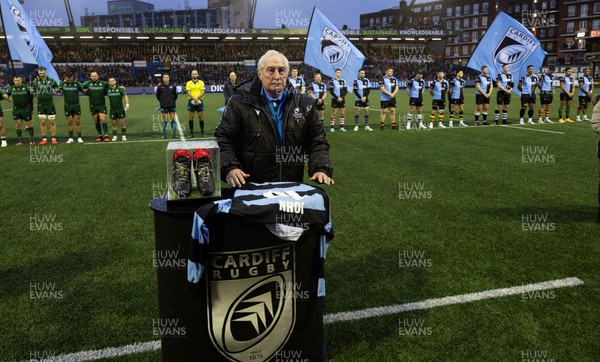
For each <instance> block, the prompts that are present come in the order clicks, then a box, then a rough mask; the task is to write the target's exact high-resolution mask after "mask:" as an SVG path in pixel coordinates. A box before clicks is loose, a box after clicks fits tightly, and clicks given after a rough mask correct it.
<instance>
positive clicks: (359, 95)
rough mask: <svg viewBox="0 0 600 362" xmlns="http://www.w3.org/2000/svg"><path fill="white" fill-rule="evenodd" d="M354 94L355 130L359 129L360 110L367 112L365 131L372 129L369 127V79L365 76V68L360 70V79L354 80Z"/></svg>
mask: <svg viewBox="0 0 600 362" xmlns="http://www.w3.org/2000/svg"><path fill="white" fill-rule="evenodd" d="M352 88H353V90H354V95H355V96H356V99H355V101H354V131H355V132H356V131H358V120H359V118H360V110H361V109H362V110H364V112H365V131H372V130H373V128H371V127H369V92H370V90H369V80H368V79H367V78H365V70H364V69H361V70H359V71H358V79H355V80H354V85H353V87H352Z"/></svg>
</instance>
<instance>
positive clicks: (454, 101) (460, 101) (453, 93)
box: [448, 70, 467, 127]
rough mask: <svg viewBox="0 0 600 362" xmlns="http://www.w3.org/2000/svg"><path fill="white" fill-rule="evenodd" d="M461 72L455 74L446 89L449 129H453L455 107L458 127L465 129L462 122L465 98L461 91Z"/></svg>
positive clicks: (463, 81)
mask: <svg viewBox="0 0 600 362" xmlns="http://www.w3.org/2000/svg"><path fill="white" fill-rule="evenodd" d="M462 77H463V71H462V70H459V71H458V72H456V76H455V77H454V79H452V80H451V81H450V88H449V89H448V92H449V93H448V98H450V123H449V124H448V125H449V126H450V127H453V123H452V122H453V121H454V113H455V112H456V106H458V119H459V120H460V122H459V124H458V125H459V126H461V127H467V124H466V123H465V122H464V113H465V96H464V95H463V89H464V88H465V80H464V79H462Z"/></svg>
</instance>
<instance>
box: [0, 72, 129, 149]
mask: <svg viewBox="0 0 600 362" xmlns="http://www.w3.org/2000/svg"><path fill="white" fill-rule="evenodd" d="M80 92H81V93H84V94H86V95H87V96H88V97H89V100H90V114H91V115H92V118H93V120H94V123H95V126H96V131H97V132H98V138H97V139H96V142H102V141H104V142H110V138H109V136H108V124H107V122H106V114H107V109H106V100H105V99H106V98H105V97H107V96H108V98H109V104H110V119H111V121H112V122H111V123H112V133H113V138H112V141H116V140H117V139H118V138H117V122H119V123H120V126H121V134H122V140H123V141H126V140H127V136H126V134H127V125H126V117H125V111H127V110H129V98H128V97H127V94H126V93H125V90H124V88H123V87H120V86H117V82H116V79H115V78H109V79H108V82H107V81H103V80H100V79H99V75H98V73H97V72H91V73H90V80H88V81H86V82H84V83H80V82H78V81H75V80H74V79H73V74H65V75H64V80H63V81H61V83H60V84H58V83H57V82H56V80H54V79H53V78H50V77H48V76H47V74H46V68H44V67H39V68H38V76H37V77H36V78H35V79H34V81H33V83H32V85H31V86H27V85H25V84H24V83H23V79H22V78H21V76H19V75H15V76H14V77H13V85H12V86H10V87H8V88H7V89H6V91H4V92H2V94H1V95H2V99H6V100H8V101H9V102H12V103H13V109H12V114H13V119H14V121H15V125H16V127H15V128H16V133H17V143H16V146H22V145H23V144H24V141H23V130H22V125H23V123H25V130H26V132H27V133H28V135H29V144H30V145H35V140H34V130H33V121H32V113H33V99H34V97H37V99H38V103H37V111H38V118H39V119H40V128H41V129H40V131H41V141H40V143H39V144H40V145H46V144H48V136H47V132H48V130H47V128H48V127H47V123H48V121H49V123H50V134H51V141H50V142H51V143H52V144H53V145H56V144H58V139H57V125H56V108H55V106H54V100H53V96H54V95H55V94H58V93H61V94H62V95H63V96H64V114H65V117H66V118H67V130H68V133H69V138H68V140H67V142H66V143H69V144H70V143H74V142H75V132H77V142H78V143H84V141H83V139H82V137H81V105H80V102H79V93H80ZM123 102H125V104H123ZM3 116H4V115H3V113H2V111H1V109H0V139H1V142H2V143H1V146H2V147H6V146H7V142H6V129H5V128H4V118H3Z"/></svg>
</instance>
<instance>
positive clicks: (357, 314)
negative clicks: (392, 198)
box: [323, 278, 583, 324]
mask: <svg viewBox="0 0 600 362" xmlns="http://www.w3.org/2000/svg"><path fill="white" fill-rule="evenodd" d="M582 284H583V281H582V280H580V279H578V278H565V279H556V280H550V281H546V282H541V283H535V284H527V285H522V286H518V287H510V288H501V289H492V290H487V291H485V292H476V293H469V294H461V295H454V296H450V297H444V298H435V299H427V300H424V301H421V302H414V303H406V304H396V305H389V306H387V307H378V308H369V309H363V310H357V311H353V312H341V313H334V314H328V315H326V316H325V317H323V323H324V324H331V323H337V322H345V321H353V320H359V319H365V318H373V317H381V316H385V315H389V314H396V313H402V312H409V311H413V310H423V309H431V308H435V307H442V306H447V305H452V304H463V303H470V302H475V301H478V300H483V299H491V298H501V297H506V296H509V295H516V294H521V293H526V292H533V291H540V290H547V289H555V288H565V287H573V286H577V285H582Z"/></svg>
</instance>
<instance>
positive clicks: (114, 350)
mask: <svg viewBox="0 0 600 362" xmlns="http://www.w3.org/2000/svg"><path fill="white" fill-rule="evenodd" d="M583 284H584V283H583V281H582V280H581V279H579V278H575V277H571V278H565V279H556V280H549V281H545V282H540V283H534V284H527V285H522V286H518V287H510V288H501V289H491V290H487V291H484V292H476V293H468V294H460V295H454V296H449V297H443V298H435V299H427V300H424V301H421V302H413V303H406V304H396V305H390V306H386V307H378V308H368V309H363V310H357V311H352V312H341V313H333V314H327V315H325V316H324V317H323V324H332V323H337V322H346V321H353V320H360V319H366V318H373V317H381V316H385V315H390V314H397V313H402V312H408V311H413V310H424V309H431V308H435V307H443V306H448V305H453V304H464V303H470V302H475V301H478V300H484V299H491V298H501V297H506V296H509V295H517V294H521V293H526V292H534V291H540V290H548V289H557V288H565V287H574V286H577V285H583ZM159 349H160V341H152V342H145V343H134V344H129V345H126V346H122V347H111V348H105V349H99V350H92V351H82V352H76V353H71V354H64V355H60V356H54V357H52V358H48V359H44V360H43V361H44V362H55V361H61V362H63V361H66V362H70V361H93V360H97V359H101V358H114V357H119V356H125V355H130V354H134V353H144V352H151V351H157V350H159Z"/></svg>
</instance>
